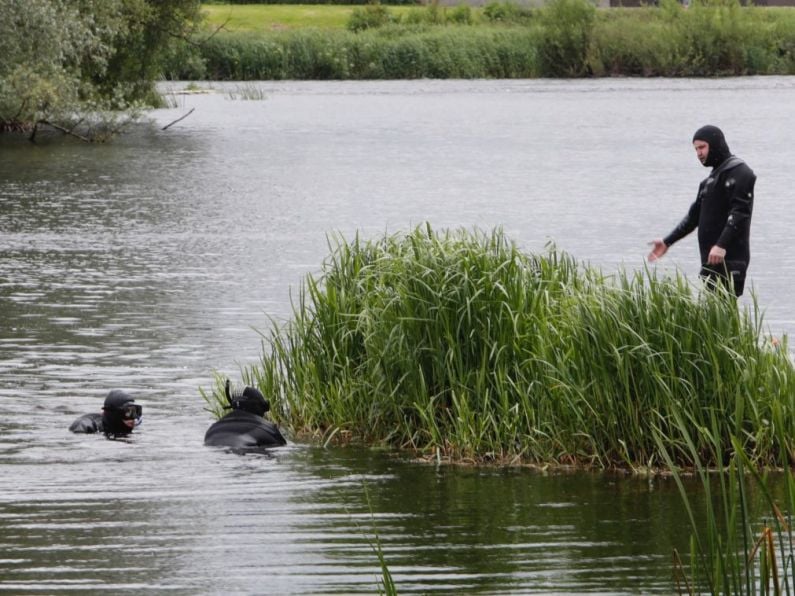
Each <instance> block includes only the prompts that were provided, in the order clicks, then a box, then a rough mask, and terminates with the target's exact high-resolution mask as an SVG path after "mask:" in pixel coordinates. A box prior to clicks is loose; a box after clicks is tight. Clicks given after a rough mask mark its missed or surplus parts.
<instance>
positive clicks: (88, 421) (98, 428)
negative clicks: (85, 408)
mask: <svg viewBox="0 0 795 596" xmlns="http://www.w3.org/2000/svg"><path fill="white" fill-rule="evenodd" d="M102 429H103V426H102V414H83V415H82V416H80V418H78V419H77V420H75V421H74V422H72V424H70V425H69V430H70V431H72V432H73V433H101V432H103V430H102Z"/></svg>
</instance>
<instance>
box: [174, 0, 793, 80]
mask: <svg viewBox="0 0 795 596" xmlns="http://www.w3.org/2000/svg"><path fill="white" fill-rule="evenodd" d="M349 29H350V31H341V30H322V31H321V30H314V29H298V30H294V31H281V32H268V33H258V34H252V33H247V34H242V33H240V34H234V33H220V34H218V35H216V36H214V37H213V38H212V39H211V40H210V41H208V42H205V43H203V44H201V45H199V46H190V47H189V46H185V47H184V48H183V49H182V52H181V53H176V54H174V55H173V56H172V59H171V61H170V62H169V63H168V66H167V68H166V70H165V74H166V76H167V77H169V78H175V79H176V78H179V79H202V78H209V79H217V80H252V79H303V78H310V79H396V78H397V79H399V78H417V77H435V78H489V77H492V78H493V77H508V78H513V77H579V76H610V75H631V76H723V75H747V74H795V10H791V9H786V8H781V9H775V8H754V7H741V6H740V5H739V3H738V2H737V1H736V0H703V1H701V2H694V3H692V4H691V6H690V7H689V8H684V7H683V6H681V5H680V4H679V3H678V2H676V0H663V2H662V4H661V6H660V7H646V8H636V9H619V8H616V9H609V10H597V9H595V8H594V7H593V5H591V4H590V3H589V2H588V0H552V2H550V4H549V5H547V6H546V7H545V8H541V9H528V8H519V7H517V6H515V5H512V4H506V3H497V2H492V3H490V4H487V5H486V6H485V7H484V8H483V9H477V10H473V9H471V8H469V7H456V8H443V7H440V6H439V5H438V4H435V3H432V4H430V5H429V6H427V7H425V8H417V9H412V10H410V11H409V12H408V13H404V14H403V15H402V16H401V17H398V16H397V15H395V14H393V13H392V12H390V11H389V9H388V8H387V7H385V6H379V5H371V6H367V7H363V8H358V9H356V10H355V11H354V13H353V16H352V17H351V20H350V22H349Z"/></svg>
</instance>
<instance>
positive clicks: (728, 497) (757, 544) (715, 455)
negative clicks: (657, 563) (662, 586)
mask: <svg viewBox="0 0 795 596" xmlns="http://www.w3.org/2000/svg"><path fill="white" fill-rule="evenodd" d="M676 424H677V425H678V426H679V427H680V430H681V433H682V436H683V437H685V438H686V442H687V448H688V449H689V450H690V452H691V455H692V459H693V461H694V463H695V473H696V474H697V475H698V478H699V480H700V483H701V485H702V487H703V494H702V495H699V497H701V498H699V499H698V501H699V503H696V502H695V501H696V499H695V498H694V495H692V494H690V493H688V491H687V490H686V489H685V485H684V483H683V481H682V471H681V470H680V469H679V467H678V466H677V465H676V464H675V463H674V460H673V457H672V455H671V453H670V451H669V449H668V447H667V445H666V443H665V440H664V438H663V437H662V435H658V445H659V448H660V452H661V453H662V454H663V457H664V458H665V461H666V462H667V464H668V465H669V466H670V469H671V471H672V473H673V476H674V479H675V480H676V483H677V486H678V487H679V491H680V494H681V496H682V501H683V503H684V506H685V512H686V513H687V518H688V520H689V522H690V525H691V528H692V531H693V533H692V535H691V541H690V553H689V555H685V557H684V559H685V561H687V565H686V564H685V562H684V561H683V560H682V559H683V557H682V556H681V555H680V554H679V553H678V552H677V551H674V577H675V583H676V588H677V591H678V592H679V593H680V594H703V593H706V592H709V593H711V594H749V595H751V594H792V593H793V592H795V569H794V568H793V563H795V542H793V534H792V514H793V512H794V511H795V477H793V473H792V469H791V468H790V465H789V464H790V462H789V458H788V457H786V456H785V457H782V461H781V464H783V472H775V473H772V474H771V473H765V472H763V471H760V470H759V469H758V468H757V467H756V466H755V465H754V463H753V462H752V461H751V460H750V458H749V457H748V455H747V454H746V453H745V451H744V448H743V444H742V440H741V439H740V438H739V437H731V444H732V448H733V453H732V455H731V457H730V458H729V460H728V464H727V465H724V463H723V457H722V456H721V452H722V450H723V445H722V444H721V442H720V440H719V439H718V437H717V436H715V435H714V434H713V433H711V432H707V433H706V436H707V439H708V441H707V442H708V443H710V447H709V449H710V452H709V453H710V456H708V457H705V454H704V453H703V452H699V449H698V448H697V447H696V443H695V441H694V440H693V437H692V435H691V429H690V428H689V425H688V423H687V422H686V421H685V420H684V419H681V418H679V419H677V421H676ZM781 428H782V427H779V429H780V430H779V432H783V431H782V430H781ZM782 438H784V437H780V439H782ZM710 461H714V462H717V467H716V469H714V470H711V469H710V468H709V467H708V463H709V462H710ZM776 489H778V490H776ZM699 506H701V507H703V522H702V521H701V517H699V518H698V521H697V516H696V510H697V509H698V508H699Z"/></svg>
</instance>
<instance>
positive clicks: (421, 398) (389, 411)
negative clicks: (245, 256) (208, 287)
mask: <svg viewBox="0 0 795 596" xmlns="http://www.w3.org/2000/svg"><path fill="white" fill-rule="evenodd" d="M331 249H332V250H331V253H330V255H329V256H328V258H327V259H326V261H325V262H324V263H323V267H322V270H321V272H320V273H319V274H317V275H309V276H308V277H307V278H306V281H305V283H304V284H303V286H302V288H301V290H300V292H299V294H298V295H297V297H296V298H295V299H294V303H293V316H292V318H291V320H289V321H288V322H287V323H286V324H277V323H276V322H274V323H273V326H272V328H271V329H270V330H269V331H268V332H267V333H265V334H264V337H265V340H264V342H263V348H264V350H263V355H262V359H261V362H259V364H257V365H256V366H252V367H250V368H248V369H246V370H244V371H243V372H244V378H245V380H246V382H248V383H251V384H256V385H257V386H258V387H259V388H260V390H261V391H262V392H263V393H264V394H265V395H266V396H268V398H269V399H270V400H271V404H272V407H273V411H272V415H273V416H274V418H275V419H276V421H277V422H278V423H280V424H281V425H283V426H285V427H286V428H287V429H288V430H290V431H291V432H292V434H293V436H310V437H315V438H318V439H320V440H322V441H340V442H357V443H365V444H370V445H380V446H385V447H389V448H398V449H403V450H409V451H410V452H413V453H418V454H421V455H423V456H426V457H444V458H446V459H450V460H455V461H461V460H467V459H469V460H473V461H481V462H484V461H492V462H498V463H534V464H542V465H543V464H553V465H554V464H562V465H577V466H584V467H596V468H601V469H610V468H616V467H618V468H630V469H636V470H637V469H647V468H649V469H650V468H656V467H661V466H665V465H666V462H665V457H670V458H671V460H672V461H671V463H673V464H675V465H681V466H692V465H694V464H695V463H696V461H695V460H696V458H698V459H699V460H700V461H701V462H703V463H704V464H705V465H714V464H717V463H719V462H718V461H716V460H722V459H725V458H727V457H728V456H729V455H730V454H731V453H733V452H734V450H735V447H736V446H737V445H740V446H741V447H742V449H743V451H744V453H745V454H747V456H748V457H749V460H750V461H751V462H753V463H755V464H759V465H762V466H779V465H781V463H782V462H784V463H787V462H789V461H790V460H791V459H792V453H793V437H795V432H793V431H795V409H794V406H795V370H794V369H793V364H792V361H791V360H790V357H789V355H788V351H787V345H786V338H784V341H783V343H782V344H781V345H779V346H777V347H775V346H773V345H772V344H771V342H770V339H769V337H768V336H767V335H766V333H765V330H764V329H763V322H762V317H761V315H760V313H759V311H758V309H757V307H756V305H755V304H754V305H753V306H752V307H751V308H749V307H741V308H738V306H737V304H736V302H735V300H734V298H733V296H729V295H727V293H726V292H701V291H699V290H698V288H694V287H693V285H692V284H691V283H690V282H689V281H688V280H686V279H685V278H684V276H682V275H681V274H678V275H676V276H674V277H659V276H658V275H657V274H656V273H654V272H652V271H639V272H635V273H626V272H624V271H618V272H617V273H615V274H611V275H607V274H605V273H603V272H602V271H600V270H599V269H597V268H594V267H589V266H585V265H582V264H579V263H577V262H575V260H574V259H573V258H572V257H570V256H568V255H566V254H564V253H561V252H559V251H556V250H555V249H549V251H548V252H545V253H543V254H537V255H528V254H524V253H522V252H521V251H520V250H519V249H518V248H517V247H516V246H515V244H514V243H513V242H511V241H509V240H508V239H506V238H505V237H504V235H503V233H502V232H501V231H499V230H495V231H493V232H491V233H484V232H480V231H465V230H457V231H445V232H441V233H437V232H434V231H433V230H431V228H430V226H425V227H419V228H416V229H415V230H413V231H411V232H409V233H404V234H395V235H390V236H385V237H383V238H380V239H378V240H368V241H365V240H363V239H361V238H358V237H357V238H354V239H352V240H350V241H346V240H344V239H342V238H336V239H335V240H334V241H333V242H332V246H331ZM219 388H220V387H219ZM210 403H211V405H213V406H214V407H215V408H216V412H217V413H220V411H221V409H220V408H221V406H222V404H223V403H225V400H224V398H223V394H222V392H220V391H216V392H215V395H214V396H213V397H212V398H210ZM732 441H734V443H733V442H732ZM661 445H663V446H664V447H665V452H666V454H667V455H665V454H663V452H662V451H661V449H660V446H661Z"/></svg>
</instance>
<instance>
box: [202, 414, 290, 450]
mask: <svg viewBox="0 0 795 596" xmlns="http://www.w3.org/2000/svg"><path fill="white" fill-rule="evenodd" d="M286 443H287V441H285V440H284V437H283V436H282V433H281V432H279V428H278V427H277V426H276V425H275V424H274V423H273V422H270V421H268V420H265V419H264V418H263V417H262V416H261V415H260V416H258V415H257V414H252V413H251V412H246V411H245V410H232V411H231V412H229V414H227V415H226V416H224V417H223V418H221V419H220V420H218V421H217V422H215V423H214V424H213V425H212V426H211V427H210V428H208V429H207V433H206V434H205V435H204V444H205V445H209V446H212V447H233V448H237V449H241V448H250V447H276V446H279V445H285V444H286Z"/></svg>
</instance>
